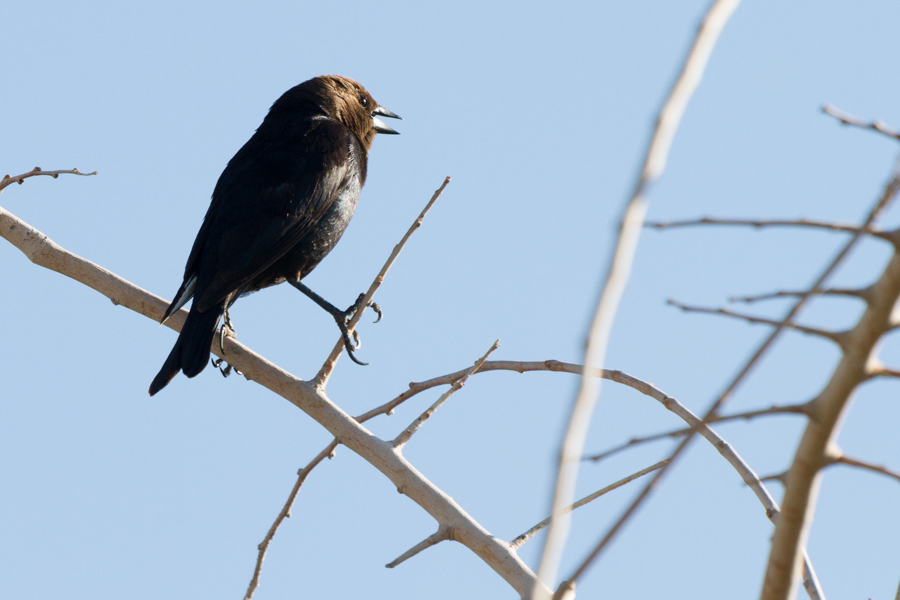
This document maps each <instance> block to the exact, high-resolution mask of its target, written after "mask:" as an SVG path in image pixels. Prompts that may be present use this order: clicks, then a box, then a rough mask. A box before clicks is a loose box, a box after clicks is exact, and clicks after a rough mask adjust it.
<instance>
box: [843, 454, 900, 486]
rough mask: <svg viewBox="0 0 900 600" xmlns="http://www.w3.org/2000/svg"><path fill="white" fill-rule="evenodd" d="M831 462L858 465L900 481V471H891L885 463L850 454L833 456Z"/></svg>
mask: <svg viewBox="0 0 900 600" xmlns="http://www.w3.org/2000/svg"><path fill="white" fill-rule="evenodd" d="M831 464H841V465H847V466H849V467H857V468H860V469H865V470H867V471H872V472H873V473H878V474H880V475H884V476H885V477H890V478H891V479H895V480H896V481H900V473H897V472H895V471H891V470H890V469H888V468H887V467H885V466H883V465H875V464H872V463H869V462H865V461H862V460H859V459H856V458H850V457H849V456H839V457H837V458H833V459H832V460H831Z"/></svg>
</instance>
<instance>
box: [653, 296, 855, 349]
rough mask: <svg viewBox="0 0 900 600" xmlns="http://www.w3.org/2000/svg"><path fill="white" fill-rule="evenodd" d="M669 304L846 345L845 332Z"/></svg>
mask: <svg viewBox="0 0 900 600" xmlns="http://www.w3.org/2000/svg"><path fill="white" fill-rule="evenodd" d="M667 303H668V304H670V305H672V306H674V307H675V308H680V309H681V310H683V311H684V312H695V313H705V314H709V315H721V316H723V317H732V318H734V319H741V320H743V321H747V322H748V323H758V324H763V325H772V326H773V327H786V328H788V329H793V330H795V331H799V332H801V333H806V334H809V335H815V336H818V337H822V338H825V339H827V340H831V341H832V342H834V343H835V344H837V345H838V346H841V347H843V345H844V344H845V343H846V337H847V333H846V332H844V331H828V330H825V329H816V328H815V327H805V326H803V325H797V324H796V323H790V322H784V321H775V320H774V319H766V318H763V317H754V316H751V315H745V314H742V313H738V312H734V311H732V310H728V309H727V308H704V307H701V306H689V305H687V304H682V303H680V302H678V301H676V300H668V301H667Z"/></svg>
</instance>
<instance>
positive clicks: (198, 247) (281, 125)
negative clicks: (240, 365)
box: [149, 75, 400, 396]
mask: <svg viewBox="0 0 900 600" xmlns="http://www.w3.org/2000/svg"><path fill="white" fill-rule="evenodd" d="M378 117H389V118H394V119H400V116H399V115H397V114H395V113H393V112H391V111H390V110H388V109H386V108H384V107H383V106H380V105H379V104H378V103H377V102H376V101H375V99H374V98H373V97H372V95H371V94H370V93H369V92H367V91H366V89H365V88H364V87H363V86H362V85H360V84H359V83H357V82H356V81H354V80H352V79H350V78H348V77H342V76H340V75H323V76H319V77H314V78H312V79H310V80H308V81H305V82H303V83H301V84H299V85H296V86H294V87H292V88H291V89H289V90H288V91H286V92H285V93H284V94H282V96H281V97H280V98H278V100H276V101H275V102H274V104H272V106H271V108H270V109H269V112H268V113H267V115H266V117H265V119H263V122H262V124H261V125H260V126H259V128H258V129H257V130H256V132H255V133H254V134H253V135H252V136H251V137H250V139H249V140H248V141H247V143H245V144H244V145H243V147H242V148H241V149H240V150H238V152H237V154H235V155H234V157H233V158H232V159H231V160H230V161H228V164H227V166H226V167H225V170H224V171H222V174H221V175H220V176H219V179H218V181H217V183H216V186H215V188H214V189H213V193H212V200H211V202H210V205H209V209H208V210H207V211H206V216H205V217H204V218H203V223H202V225H201V227H200V231H199V232H198V233H197V238H196V239H195V240H194V245H193V247H192V248H191V253H190V255H189V256H188V259H187V264H186V266H185V269H184V280H183V282H182V284H181V287H180V288H179V289H178V292H177V293H176V294H175V298H174V300H172V303H171V304H170V305H169V307H168V309H167V310H166V312H165V314H164V315H163V318H162V320H161V321H160V322H161V323H165V322H166V320H167V319H169V318H170V317H171V316H172V315H173V314H175V313H176V312H177V311H178V310H179V309H180V308H181V307H183V306H184V305H185V304H187V302H188V301H190V300H191V299H193V303H192V304H191V307H190V312H189V313H188V316H187V320H186V321H185V323H184V326H183V327H182V329H181V332H180V333H179V335H178V339H177V340H176V342H175V346H174V347H173V348H172V351H171V352H170V353H169V356H168V358H166V361H165V363H163V366H162V368H161V369H160V371H159V373H158V374H157V375H156V377H155V378H154V379H153V382H152V383H151V384H150V390H149V392H150V395H151V396H153V395H155V394H156V393H157V392H159V391H160V390H161V389H163V388H164V387H165V386H166V385H168V383H169V382H170V381H171V380H172V379H173V378H174V377H175V376H176V375H177V374H178V372H179V371H182V372H184V374H185V375H186V376H187V377H195V376H196V375H198V374H199V373H200V372H201V371H203V369H204V368H205V367H206V363H207V362H208V359H209V353H210V347H211V344H212V343H213V339H214V338H215V334H216V331H217V330H218V328H219V321H220V320H221V319H222V317H223V316H224V317H225V322H224V324H223V326H222V329H221V332H220V335H221V336H222V337H220V340H219V342H220V344H222V343H223V339H224V335H225V332H226V330H230V331H231V332H232V333H233V331H234V329H233V327H232V325H231V320H230V318H229V316H228V308H229V307H230V306H231V305H232V304H234V302H235V301H236V300H237V299H238V298H239V297H241V296H242V295H245V294H249V293H252V292H255V291H257V290H261V289H263V288H266V287H269V286H272V285H276V284H279V283H283V282H285V281H287V282H288V283H290V284H291V285H293V286H294V287H296V288H297V289H299V290H300V291H301V292H303V293H304V294H306V295H307V296H309V297H310V298H312V299H313V300H314V301H315V302H316V303H317V304H319V305H320V306H322V307H323V308H324V309H325V310H327V311H328V312H329V313H331V314H332V316H333V317H334V318H335V320H336V321H337V322H338V326H339V327H340V328H341V334H342V337H343V340H344V345H345V347H346V348H347V351H348V354H349V355H350V357H351V358H352V359H353V360H354V361H355V362H358V363H360V361H359V360H357V359H356V357H355V356H354V355H353V350H354V349H355V348H354V345H353V343H352V342H351V341H350V336H349V335H348V331H347V327H346V323H347V321H348V320H349V318H350V316H352V315H353V313H354V312H355V311H356V310H357V309H358V308H359V306H358V305H359V302H360V300H361V299H362V295H360V298H359V299H358V300H357V302H356V303H354V305H353V306H351V307H350V308H349V309H347V310H346V311H341V310H339V309H337V308H335V307H334V305H332V304H331V303H329V302H327V301H326V300H324V299H323V298H321V297H320V296H318V295H317V294H315V293H314V292H313V291H312V290H310V289H309V288H308V287H306V285H305V284H303V283H301V281H300V280H301V279H303V278H304V277H306V276H307V275H309V274H310V272H311V271H312V270H313V269H314V268H315V267H316V265H318V264H319V262H320V261H321V260H322V259H323V258H325V256H326V255H327V254H328V253H329V252H330V251H331V249H332V248H334V246H335V244H337V242H338V240H340V238H341V235H342V234H343V233H344V230H345V229H346V227H347V224H348V223H349V222H350V218H351V217H352V216H353V213H354V211H355V210H356V205H357V202H358V200H359V194H360V191H361V189H362V187H363V184H364V183H365V181H366V168H367V163H368V153H369V149H370V148H371V147H372V142H373V140H374V139H375V135H376V134H377V133H382V134H397V133H398V132H397V131H395V130H394V129H392V128H391V127H389V126H387V125H386V124H385V123H384V122H383V121H382V120H381V119H379V118H378ZM360 364H365V363H360Z"/></svg>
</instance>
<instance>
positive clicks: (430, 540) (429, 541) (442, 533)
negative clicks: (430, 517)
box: [384, 527, 450, 569]
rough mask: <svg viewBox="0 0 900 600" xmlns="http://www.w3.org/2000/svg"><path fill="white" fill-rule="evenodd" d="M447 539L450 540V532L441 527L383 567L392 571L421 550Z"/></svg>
mask: <svg viewBox="0 0 900 600" xmlns="http://www.w3.org/2000/svg"><path fill="white" fill-rule="evenodd" d="M449 539H450V531H449V530H448V529H444V528H443V527H442V528H440V529H438V530H437V531H436V532H434V533H432V534H431V535H429V536H428V537H427V538H425V539H424V540H422V541H421V542H419V543H418V544H416V545H415V546H413V547H412V548H410V549H409V550H407V551H406V552H404V553H403V554H401V555H400V556H398V557H397V558H395V559H394V560H392V561H391V562H389V563H388V564H386V565H384V566H385V567H387V568H388V569H393V568H394V567H396V566H397V565H399V564H400V563H402V562H405V561H407V560H409V559H410V558H412V557H413V556H415V555H416V554H418V553H419V552H421V551H423V550H427V549H428V548H431V547H432V546H434V545H435V544H439V543H440V542H443V541H444V540H449Z"/></svg>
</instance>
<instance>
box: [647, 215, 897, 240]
mask: <svg viewBox="0 0 900 600" xmlns="http://www.w3.org/2000/svg"><path fill="white" fill-rule="evenodd" d="M698 225H732V226H740V227H755V228H762V227H809V228H813V229H825V230H827V231H838V232H842V233H857V234H864V235H871V236H873V237H876V238H879V239H883V240H886V241H888V242H891V243H894V238H893V232H890V231H882V230H880V229H873V228H870V227H857V226H856V225H844V224H841V223H829V222H827V221H810V220H808V219H767V220H758V219H716V218H712V217H703V218H702V219H685V220H681V221H666V222H650V223H647V224H646V225H645V227H652V228H654V229H674V228H679V227H695V226H698Z"/></svg>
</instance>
